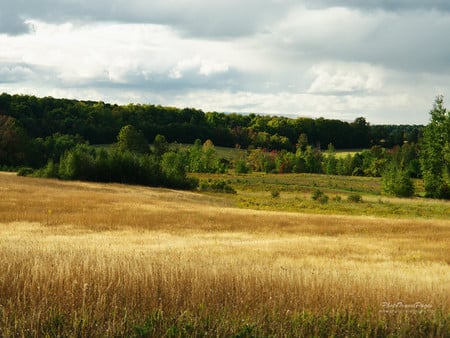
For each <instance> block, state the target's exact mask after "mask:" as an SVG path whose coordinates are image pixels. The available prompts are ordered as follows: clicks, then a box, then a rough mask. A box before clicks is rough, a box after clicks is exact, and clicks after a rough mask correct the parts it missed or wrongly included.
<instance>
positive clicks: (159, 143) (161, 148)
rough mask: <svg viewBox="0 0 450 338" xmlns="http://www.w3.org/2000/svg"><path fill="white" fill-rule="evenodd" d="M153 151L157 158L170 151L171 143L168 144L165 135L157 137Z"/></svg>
mask: <svg viewBox="0 0 450 338" xmlns="http://www.w3.org/2000/svg"><path fill="white" fill-rule="evenodd" d="M153 151H154V152H155V155H156V156H159V157H161V156H162V155H163V154H164V153H166V152H168V151H169V143H168V142H167V140H166V138H165V137H164V135H160V134H158V135H156V136H155V140H154V141H153Z"/></svg>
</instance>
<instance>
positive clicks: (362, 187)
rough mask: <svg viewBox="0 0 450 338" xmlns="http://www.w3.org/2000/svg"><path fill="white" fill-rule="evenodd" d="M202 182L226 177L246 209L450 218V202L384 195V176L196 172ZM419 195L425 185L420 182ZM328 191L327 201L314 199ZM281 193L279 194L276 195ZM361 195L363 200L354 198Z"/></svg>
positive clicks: (235, 198) (232, 199)
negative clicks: (313, 198) (274, 193)
mask: <svg viewBox="0 0 450 338" xmlns="http://www.w3.org/2000/svg"><path fill="white" fill-rule="evenodd" d="M192 176H195V177H197V178H199V179H200V180H205V181H208V180H211V181H225V182H227V183H228V184H230V185H231V186H232V187H233V188H234V189H235V190H237V192H238V193H237V194H236V195H224V196H223V198H225V199H227V200H228V201H229V203H232V204H233V205H235V206H238V207H241V208H246V209H258V210H272V211H290V212H301V213H309V214H329V215H355V216H376V217H391V218H411V217H418V218H425V219H430V218H440V219H447V220H448V219H449V218H450V216H449V215H450V201H438V200H429V199H424V198H419V197H416V198H410V199H401V198H391V197H387V196H384V195H382V194H381V190H382V184H381V179H380V178H374V177H356V176H332V175H317V174H264V173H253V174H249V175H237V174H234V173H228V174H192ZM414 184H415V186H416V194H417V195H421V194H423V183H422V181H421V180H415V181H414ZM318 190H320V191H322V192H323V193H324V194H325V195H326V196H327V197H328V201H327V203H320V202H319V201H314V200H312V195H313V194H314V193H315V192H316V191H318ZM273 192H278V197H276V198H274V197H273V196H272V193H273ZM352 196H360V197H361V201H360V202H354V201H351V200H350V201H349V198H351V197H352Z"/></svg>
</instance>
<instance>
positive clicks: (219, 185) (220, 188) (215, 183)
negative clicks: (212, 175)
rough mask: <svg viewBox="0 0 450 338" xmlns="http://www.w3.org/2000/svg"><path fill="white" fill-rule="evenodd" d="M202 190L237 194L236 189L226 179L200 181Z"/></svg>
mask: <svg viewBox="0 0 450 338" xmlns="http://www.w3.org/2000/svg"><path fill="white" fill-rule="evenodd" d="M199 190H200V191H208V192H218V193H226V194H236V190H235V189H234V188H233V187H232V186H231V185H230V184H229V183H228V182H226V181H225V180H212V179H208V180H207V181H200V184H199Z"/></svg>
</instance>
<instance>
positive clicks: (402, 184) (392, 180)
mask: <svg viewBox="0 0 450 338" xmlns="http://www.w3.org/2000/svg"><path fill="white" fill-rule="evenodd" d="M382 181H383V191H384V193H386V194H387V195H393V196H397V197H411V196H413V195H414V184H413V182H412V180H411V177H410V176H409V173H408V169H406V168H405V167H404V166H403V165H402V164H397V163H396V162H395V160H392V161H391V163H390V164H389V165H387V166H386V169H385V170H384V172H383V176H382Z"/></svg>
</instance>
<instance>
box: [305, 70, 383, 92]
mask: <svg viewBox="0 0 450 338" xmlns="http://www.w3.org/2000/svg"><path fill="white" fill-rule="evenodd" d="M311 72H312V73H313V74H314V76H315V79H314V81H313V82H312V83H311V86H310V87H309V90H308V92H309V93H317V94H339V93H342V94H352V93H355V94H359V93H373V92H376V91H378V90H380V89H381V88H382V85H383V80H382V77H383V75H382V73H383V71H382V70H381V69H379V68H376V67H373V66H371V65H367V64H342V63H340V64H333V63H323V64H318V65H315V66H313V67H312V70H311Z"/></svg>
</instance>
